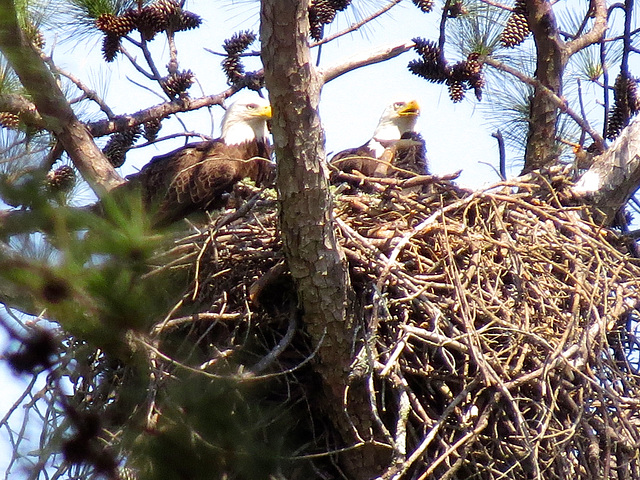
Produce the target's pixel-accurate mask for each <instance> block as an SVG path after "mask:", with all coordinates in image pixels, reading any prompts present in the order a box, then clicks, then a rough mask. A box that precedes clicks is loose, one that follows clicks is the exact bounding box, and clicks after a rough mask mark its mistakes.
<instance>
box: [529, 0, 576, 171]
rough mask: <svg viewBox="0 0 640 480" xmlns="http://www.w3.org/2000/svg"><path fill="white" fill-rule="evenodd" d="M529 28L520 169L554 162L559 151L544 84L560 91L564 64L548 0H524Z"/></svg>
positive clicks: (552, 104)
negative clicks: (530, 61)
mask: <svg viewBox="0 0 640 480" xmlns="http://www.w3.org/2000/svg"><path fill="white" fill-rule="evenodd" d="M527 10H528V12H529V13H528V20H529V28H530V29H531V32H532V33H533V38H534V40H535V43H536V53H537V63H536V74H535V76H536V79H537V80H538V81H539V85H538V86H536V87H535V88H534V92H533V97H532V98H531V104H530V114H529V121H530V126H529V137H528V138H527V147H526V153H525V162H524V169H523V171H522V173H527V172H530V171H531V170H535V169H538V168H543V167H546V166H549V165H551V164H553V163H554V162H555V161H556V160H557V158H558V155H559V151H558V149H557V147H556V127H557V123H558V107H557V104H556V103H555V102H554V101H553V99H552V98H550V97H549V95H548V94H547V92H546V90H545V88H547V89H549V90H550V91H551V92H553V93H554V94H556V95H557V96H561V95H562V75H563V73H564V68H565V65H566V58H565V56H564V54H563V53H564V52H563V44H562V41H561V40H560V38H559V36H558V28H557V26H556V19H555V16H554V13H553V10H552V8H551V4H550V3H549V2H548V1H547V0H527Z"/></svg>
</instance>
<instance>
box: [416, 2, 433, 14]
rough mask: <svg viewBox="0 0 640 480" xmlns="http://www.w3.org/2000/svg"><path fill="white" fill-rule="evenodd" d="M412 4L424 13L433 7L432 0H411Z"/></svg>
mask: <svg viewBox="0 0 640 480" xmlns="http://www.w3.org/2000/svg"><path fill="white" fill-rule="evenodd" d="M412 1H413V4H414V5H415V6H416V7H418V8H419V9H420V10H422V11H423V12H424V13H429V12H430V11H431V9H432V8H433V0H412Z"/></svg>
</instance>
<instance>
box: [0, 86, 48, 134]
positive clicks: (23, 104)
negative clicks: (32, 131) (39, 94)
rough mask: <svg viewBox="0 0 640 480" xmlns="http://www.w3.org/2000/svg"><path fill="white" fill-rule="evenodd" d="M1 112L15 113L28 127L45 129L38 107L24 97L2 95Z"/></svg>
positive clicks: (0, 97) (10, 94)
mask: <svg viewBox="0 0 640 480" xmlns="http://www.w3.org/2000/svg"><path fill="white" fill-rule="evenodd" d="M0 112H11V113H15V114H16V115H19V116H20V120H22V121H23V122H24V123H25V124H26V125H28V126H30V127H34V128H36V129H42V128H44V127H45V125H44V121H43V120H42V117H41V116H40V114H39V113H38V110H37V109H36V106H35V105H34V104H33V103H32V102H31V101H29V100H28V99H27V98H25V97H23V96H22V95H17V94H14V93H7V94H5V95H0Z"/></svg>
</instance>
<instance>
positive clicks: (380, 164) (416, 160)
mask: <svg viewBox="0 0 640 480" xmlns="http://www.w3.org/2000/svg"><path fill="white" fill-rule="evenodd" d="M419 114H420V108H419V106H418V103H417V102H416V101H415V100H410V101H399V102H394V103H392V104H391V105H389V106H388V107H387V108H386V109H385V111H384V112H383V113H382V116H381V117H380V121H379V123H378V126H377V127H376V130H375V132H374V134H373V137H372V138H371V140H369V141H368V142H367V143H365V144H364V145H361V146H360V147H356V148H350V149H347V150H343V151H341V152H339V153H337V154H336V155H334V156H333V158H332V159H331V161H330V164H331V166H332V167H334V168H335V169H337V170H340V171H343V172H347V173H351V172H353V171H356V170H357V171H358V172H360V173H362V174H363V175H366V176H368V177H387V176H391V177H394V176H397V175H396V172H398V171H399V170H398V168H400V169H403V170H408V171H411V172H414V173H417V174H425V173H427V165H426V164H427V161H426V150H425V147H424V141H423V140H422V137H421V136H420V135H419V134H418V133H416V132H415V131H414V130H413V129H414V127H415V124H416V120H417V118H418V115H419ZM395 167H398V168H395Z"/></svg>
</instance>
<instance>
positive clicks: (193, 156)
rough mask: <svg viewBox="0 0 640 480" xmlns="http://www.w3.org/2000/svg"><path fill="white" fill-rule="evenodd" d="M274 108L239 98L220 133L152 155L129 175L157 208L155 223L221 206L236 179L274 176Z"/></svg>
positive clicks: (148, 202)
mask: <svg viewBox="0 0 640 480" xmlns="http://www.w3.org/2000/svg"><path fill="white" fill-rule="evenodd" d="M270 118H271V106H270V105H269V103H268V102H267V101H266V100H264V99H262V98H259V97H256V98H255V99H252V100H251V101H237V102H235V103H233V104H232V105H231V106H230V107H229V108H228V109H227V111H226V112H225V114H224V117H223V119H222V136H221V137H220V138H218V139H216V140H210V141H204V142H198V143H192V144H189V145H186V146H184V147H182V148H178V149H177V150H174V151H172V152H169V153H166V154H164V155H160V156H157V157H154V158H153V159H151V161H150V162H149V163H148V164H146V165H145V166H144V167H143V168H142V170H140V172H138V173H136V174H134V175H130V176H128V177H127V179H128V180H130V182H129V185H130V187H128V188H139V189H140V190H141V192H142V198H143V202H144V204H145V205H146V206H148V207H149V206H151V207H153V208H156V210H155V216H154V219H153V223H154V224H155V225H158V226H161V225H169V224H171V223H173V222H175V221H177V220H179V219H181V218H184V217H185V216H187V215H189V214H190V213H193V212H195V211H208V210H213V209H216V208H221V207H223V206H224V205H225V203H226V197H227V195H225V194H226V193H228V192H230V191H231V190H232V189H233V186H234V184H235V183H236V182H238V181H240V180H242V179H243V178H247V177H248V178H250V179H252V180H254V181H255V182H256V183H257V184H262V183H264V182H265V181H267V180H269V179H271V177H272V175H273V172H274V165H273V163H272V162H271V161H270V156H271V145H270V143H269V139H268V130H267V120H268V119H270Z"/></svg>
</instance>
